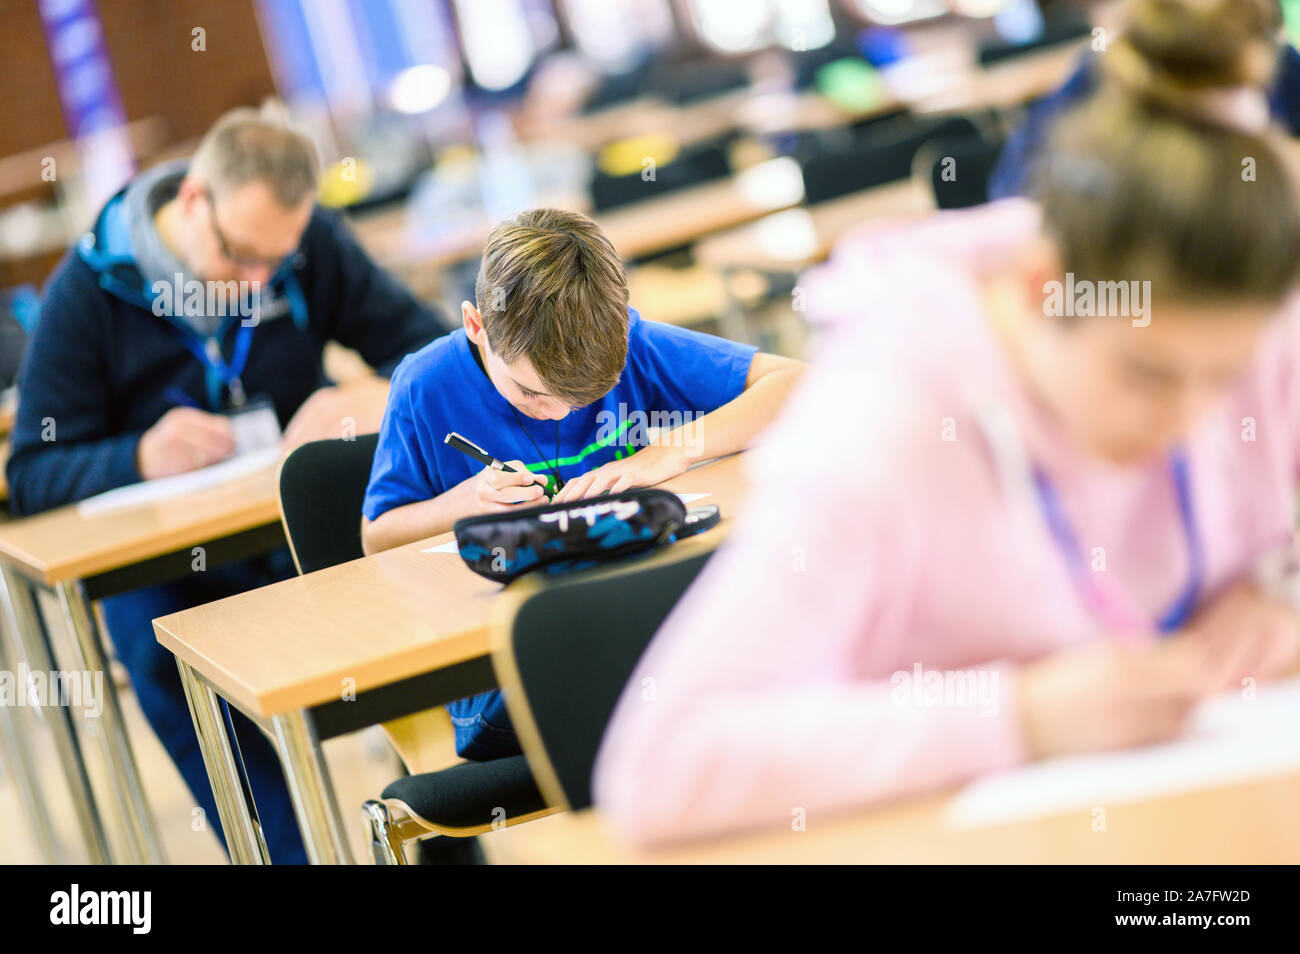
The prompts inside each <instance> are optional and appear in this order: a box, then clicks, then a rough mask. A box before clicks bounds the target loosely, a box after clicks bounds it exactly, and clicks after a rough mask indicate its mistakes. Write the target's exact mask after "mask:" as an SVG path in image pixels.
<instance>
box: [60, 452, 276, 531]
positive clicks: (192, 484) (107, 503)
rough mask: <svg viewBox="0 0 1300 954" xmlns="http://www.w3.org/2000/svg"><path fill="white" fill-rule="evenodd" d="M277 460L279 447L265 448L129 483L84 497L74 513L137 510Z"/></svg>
mask: <svg viewBox="0 0 1300 954" xmlns="http://www.w3.org/2000/svg"><path fill="white" fill-rule="evenodd" d="M279 459H280V447H279V445H276V446H275V447H266V448H263V449H262V450H260V451H254V452H253V453H251V454H241V455H240V456H238V457H232V458H231V459H230V460H224V461H222V462H221V463H219V464H213V465H212V466H211V467H204V468H203V469H202V470H192V471H190V472H189V473H187V474H177V475H176V476H175V477H163V478H160V479H158V480H146V481H143V482H142V483H138V484H129V485H128V486H126V487H119V488H117V489H116V490H110V491H108V492H106V493H102V494H98V495H97V496H94V497H87V498H86V499H85V500H83V501H81V503H79V504H77V512H78V513H80V514H81V515H82V516H83V517H92V516H94V515H95V514H100V513H107V512H109V511H112V510H120V509H122V508H123V507H137V506H140V505H142V504H149V503H155V502H157V501H160V500H169V499H171V498H172V497H180V496H182V495H184V494H189V493H194V492H195V491H199V490H206V489H207V488H209V487H216V486H217V485H219V484H222V483H225V482H226V481H228V480H233V479H235V478H236V477H242V476H244V475H245V474H251V473H254V472H255V471H258V470H261V469H262V468H264V467H271V466H273V465H274V464H275V463H276V462H277V461H278V460H279Z"/></svg>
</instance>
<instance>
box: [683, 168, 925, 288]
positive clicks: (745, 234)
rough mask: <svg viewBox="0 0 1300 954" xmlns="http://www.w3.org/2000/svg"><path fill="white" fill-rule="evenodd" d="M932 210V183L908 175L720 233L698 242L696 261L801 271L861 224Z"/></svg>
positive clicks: (912, 216) (903, 218)
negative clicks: (894, 180) (902, 178)
mask: <svg viewBox="0 0 1300 954" xmlns="http://www.w3.org/2000/svg"><path fill="white" fill-rule="evenodd" d="M933 211H934V195H933V193H932V192H931V189H930V186H929V184H928V183H924V182H917V181H916V180H915V179H904V180H902V181H901V182H891V183H888V184H887V185H882V186H877V187H875V188H873V189H864V190H863V191H861V192H855V193H853V194H852V195H847V196H844V197H843V198H839V199H831V200H829V201H827V202H821V203H818V204H817V205H814V206H809V207H807V208H799V209H789V210H787V211H784V212H776V213H773V214H772V215H767V216H764V217H763V218H761V219H759V220H758V221H756V222H751V223H750V224H748V225H745V226H742V227H740V228H736V229H731V230H729V231H725V232H719V233H718V234H717V235H714V236H710V237H709V238H706V239H704V240H702V241H701V242H699V244H697V245H696V246H695V260H696V261H697V262H699V263H700V264H701V265H707V266H712V267H714V268H733V267H738V266H749V267H753V268H766V269H770V270H772V271H788V270H799V269H803V268H806V267H807V266H809V265H812V264H815V263H816V262H820V261H822V260H823V259H825V258H826V256H827V255H829V254H830V252H831V249H832V248H833V247H834V245H835V243H836V242H838V241H839V240H840V238H841V237H842V236H843V235H844V234H845V233H847V232H849V231H851V230H853V229H856V228H857V227H859V226H865V225H868V224H878V225H881V226H886V225H889V224H890V223H896V222H900V221H907V220H911V219H916V218H920V217H921V216H924V215H928V214H930V213H931V212H933Z"/></svg>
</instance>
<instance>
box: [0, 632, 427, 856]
mask: <svg viewBox="0 0 1300 954" xmlns="http://www.w3.org/2000/svg"><path fill="white" fill-rule="evenodd" d="M46 619H47V620H57V619H58V615H57V613H55V614H51V613H48V612H47V613H46ZM53 635H54V637H55V640H56V644H57V642H58V640H59V639H60V637H59V635H58V634H53ZM114 668H115V671H116V672H117V673H118V678H117V679H116V682H117V686H118V697H119V700H120V701H121V704H122V708H123V712H124V715H125V717H126V722H127V731H128V733H129V734H130V737H131V744H132V746H133V748H134V750H135V756H136V760H137V762H138V763H139V766H140V774H141V776H142V778H143V781H144V787H145V791H146V792H147V793H148V797H149V800H150V804H151V805H152V806H153V810H154V814H155V817H156V820H157V823H158V828H159V830H160V832H161V836H162V840H163V846H164V850H165V852H166V855H167V860H168V862H169V863H171V864H193V865H207V864H226V863H227V859H226V854H225V852H224V851H223V850H222V848H221V846H220V844H219V843H218V841H217V838H216V836H215V835H214V834H213V833H212V831H211V830H210V829H208V828H206V827H201V826H196V825H195V824H194V812H195V809H196V806H195V804H194V799H193V798H192V797H191V795H190V793H189V789H187V788H186V787H185V783H184V782H183V781H182V780H181V776H180V773H179V772H177V771H176V768H175V766H174V765H172V762H171V759H170V758H168V756H167V753H166V752H165V751H164V750H163V747H162V745H161V743H159V741H158V739H157V738H156V737H155V736H154V734H153V731H152V730H151V729H150V728H149V725H148V723H147V722H146V721H145V718H144V714H143V712H141V710H140V706H139V704H138V703H137V702H136V698H135V694H134V693H133V692H132V691H131V689H130V687H129V686H126V685H124V682H123V680H122V678H121V670H118V669H117V667H116V664H115V665H114ZM13 711H14V712H15V714H17V715H18V716H19V718H20V719H21V720H22V721H21V725H22V727H23V729H24V730H25V732H26V735H27V737H28V740H29V746H30V748H31V750H32V757H33V759H34V760H35V762H36V764H37V770H38V772H39V775H40V785H41V789H42V791H43V793H44V797H45V801H46V803H47V805H48V806H49V814H50V819H51V823H52V825H53V827H54V831H55V839H56V842H57V844H58V849H59V852H60V859H61V860H62V861H63V862H65V863H73V864H78V863H80V864H85V863H87V862H89V860H90V859H89V856H88V854H87V852H86V848H85V846H84V844H83V842H82V840H81V835H80V829H79V827H78V825H77V819H76V815H75V814H74V810H73V805H72V801H71V799H70V797H69V795H68V791H67V786H66V785H65V783H64V780H63V774H62V771H61V769H60V765H59V760H58V756H57V754H56V752H55V749H54V742H53V737H52V735H51V733H50V731H49V728H48V727H47V726H46V725H45V724H44V723H43V721H42V720H41V719H40V717H39V716H38V714H37V712H36V711H35V710H34V709H31V708H18V709H15V710H13ZM82 744H83V749H84V751H85V758H86V761H87V766H88V771H90V773H91V776H92V780H93V781H94V782H95V784H96V790H97V791H101V792H103V791H106V788H104V787H103V786H102V785H101V784H100V781H101V780H102V777H103V776H102V771H103V763H102V760H101V759H100V757H99V751H98V749H97V747H96V746H95V745H94V744H93V740H90V744H87V740H84V739H83V741H82ZM325 757H326V760H327V762H328V763H329V767H330V773H331V775H332V777H333V779H334V785H335V790H336V791H337V793H338V798H339V811H340V812H341V814H342V816H343V823H344V825H345V826H346V829H347V832H348V836H349V838H350V839H351V842H352V852H353V856H354V857H355V858H356V859H357V861H358V862H359V863H362V864H367V863H369V858H370V855H369V849H368V847H367V846H366V843H365V838H364V830H363V828H362V823H361V804H362V802H364V801H365V800H366V799H368V798H374V797H376V796H377V795H378V794H379V793H380V792H381V791H382V790H383V789H384V787H385V786H386V785H387V784H388V783H389V782H391V781H392V780H393V779H395V778H397V777H398V775H400V774H401V770H400V768H399V763H398V760H397V757H396V756H395V755H394V754H393V751H392V748H391V747H390V746H389V744H388V742H387V739H386V738H385V737H384V735H383V732H382V730H380V729H379V728H378V727H372V728H371V729H368V730H365V731H363V732H358V733H355V734H353V735H349V736H343V737H341V738H337V739H330V740H329V741H327V742H326V743H325ZM101 812H102V813H103V814H105V815H107V816H109V817H107V818H106V819H105V824H106V825H108V826H109V828H110V830H109V836H108V837H109V839H110V843H113V844H117V843H118V842H116V841H115V839H116V838H118V837H120V835H119V832H120V828H117V827H115V826H116V820H115V819H114V818H113V817H112V807H111V805H109V804H102V805H101ZM196 827H198V829H199V830H195V828H196ZM409 857H412V858H413V857H414V852H413V851H412V852H411V853H410V855H409ZM42 862H43V859H42V857H41V854H40V850H39V844H38V842H37V841H36V839H35V837H34V836H33V833H32V831H31V826H30V823H29V821H28V819H27V815H26V814H25V813H24V811H23V806H22V802H21V800H20V797H19V792H18V789H17V787H16V786H15V784H14V779H13V777H12V774H10V772H9V770H8V767H7V766H5V765H4V764H3V760H2V759H0V864H40V863H42Z"/></svg>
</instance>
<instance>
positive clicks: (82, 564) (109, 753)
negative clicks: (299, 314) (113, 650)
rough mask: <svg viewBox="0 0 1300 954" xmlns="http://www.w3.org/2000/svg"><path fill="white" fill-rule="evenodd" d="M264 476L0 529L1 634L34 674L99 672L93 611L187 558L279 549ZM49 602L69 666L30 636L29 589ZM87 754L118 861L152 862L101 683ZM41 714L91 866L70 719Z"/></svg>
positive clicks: (152, 846)
mask: <svg viewBox="0 0 1300 954" xmlns="http://www.w3.org/2000/svg"><path fill="white" fill-rule="evenodd" d="M276 500H277V497H276V474H275V470H274V468H267V469H265V470H263V471H260V472H257V473H254V474H247V475H245V476H242V477H239V478H236V479H233V480H231V481H229V482H228V483H226V484H224V485H221V486H218V487H213V488H210V489H207V490H203V491H200V492H197V493H193V494H190V495H188V496H185V497H177V498H174V499H171V500H164V501H158V502H155V503H150V504H143V505H138V506H130V507H122V508H120V509H116V510H111V511H105V512H101V513H98V514H94V515H90V516H86V515H83V514H82V513H81V512H80V511H79V509H78V507H77V506H76V505H72V506H68V507H61V508H59V509H57V510H51V511H49V512H47V513H44V514H40V515H38V516H35V517H29V518H27V519H23V520H16V521H13V522H12V523H6V524H3V525H0V570H2V573H0V611H2V613H3V615H2V617H0V618H2V619H3V623H4V626H3V628H4V629H5V630H6V631H7V632H9V633H13V634H16V636H17V638H18V639H19V640H20V641H21V643H22V646H23V650H24V653H25V655H26V658H27V662H28V664H29V665H30V666H31V667H32V668H33V669H34V670H40V671H55V670H60V669H64V670H71V671H80V672H86V673H91V674H93V673H107V668H108V667H107V662H106V656H105V652H104V644H103V638H104V634H103V632H102V630H103V627H102V623H101V620H100V619H99V617H98V614H97V612H96V610H97V608H96V607H94V606H93V605H92V604H93V601H95V600H99V599H102V598H104V597H106V596H112V595H115V594H118V593H124V592H128V591H130V590H134V589H137V588H139V587H142V586H149V585H152V584H155V583H161V582H166V581H169V580H175V579H182V578H185V577H187V576H189V575H190V574H191V573H193V572H194V571H193V560H194V555H193V552H192V549H193V548H194V547H197V546H202V547H203V548H204V550H205V555H204V556H205V561H206V565H207V566H209V567H215V566H219V565H221V564H223V563H226V562H229V561H232V560H236V559H242V558H245V557H248V556H252V555H255V554H259V553H265V552H267V551H269V550H272V549H274V548H276V547H279V546H283V545H284V532H283V530H282V529H281V526H280V516H279V509H278V505H277V502H276ZM34 587H36V588H42V589H46V590H49V591H51V592H52V593H53V594H54V596H55V597H56V598H57V600H58V603H59V607H60V611H61V613H62V616H63V620H64V623H65V625H66V627H67V631H68V633H69V634H70V635H71V637H72V639H71V641H70V642H71V650H72V653H73V657H74V658H73V659H72V661H71V663H72V664H71V665H66V666H65V665H59V664H57V662H56V655H57V654H56V653H55V651H54V648H53V645H52V643H51V642H50V640H49V638H48V632H47V629H46V628H45V627H44V626H42V625H41V622H40V619H39V616H38V612H39V609H38V603H37V600H36V598H35V594H34V592H33V588H34ZM102 685H103V689H104V700H103V702H104V705H103V713H102V716H101V718H100V720H99V722H98V723H97V724H96V729H97V731H96V732H95V733H94V735H95V736H97V743H98V744H99V746H100V747H101V749H102V751H103V755H104V759H105V761H106V763H107V765H108V773H107V774H108V778H109V781H110V783H111V785H112V789H113V791H112V795H113V796H114V798H113V804H114V808H115V810H117V811H118V812H119V813H120V814H121V816H122V817H121V818H120V821H121V822H122V831H123V844H122V849H123V859H122V860H127V861H136V862H155V863H161V862H162V861H163V860H164V858H163V851H162V843H161V839H160V838H159V835H158V831H157V826H156V823H155V822H154V819H153V813H152V811H151V809H150V807H149V804H148V800H147V799H146V797H145V794H144V786H143V783H142V782H141V779H140V773H139V769H138V768H137V766H136V762H135V757H134V753H133V752H132V749H131V744H130V740H129V738H128V736H127V733H126V726H125V723H124V721H123V719H122V713H121V708H120V706H119V704H118V700H117V696H116V693H115V692H114V691H113V683H112V680H111V679H110V678H107V676H105V677H104V679H103V683H102ZM48 711H52V712H55V713H57V717H55V718H51V719H49V720H48V721H49V724H50V726H51V729H52V731H53V733H54V737H55V744H56V746H57V748H58V751H59V756H60V761H61V763H62V767H63V770H64V774H65V776H66V779H67V782H68V785H69V788H70V790H71V792H72V795H73V800H74V803H75V805H76V808H77V814H78V821H79V823H80V825H81V828H82V833H83V835H84V836H85V838H86V843H87V845H88V847H89V850H90V853H91V857H92V859H93V860H95V861H99V862H102V861H109V860H112V858H113V857H114V855H115V852H114V851H113V850H112V848H111V846H110V843H109V838H108V833H107V830H106V828H105V826H104V822H103V818H102V817H101V814H100V811H99V808H98V805H97V802H96V799H95V793H94V791H93V789H92V787H91V784H90V781H89V775H88V773H87V772H86V766H85V763H84V761H83V760H82V755H81V748H80V745H79V743H78V741H77V733H76V727H75V723H74V720H73V713H72V711H71V710H70V709H69V708H67V707H55V708H53V709H50V710H48Z"/></svg>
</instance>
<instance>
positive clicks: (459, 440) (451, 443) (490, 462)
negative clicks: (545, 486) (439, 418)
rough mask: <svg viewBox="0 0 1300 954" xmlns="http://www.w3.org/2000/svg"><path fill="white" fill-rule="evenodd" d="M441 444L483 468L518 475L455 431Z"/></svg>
mask: <svg viewBox="0 0 1300 954" xmlns="http://www.w3.org/2000/svg"><path fill="white" fill-rule="evenodd" d="M442 442H443V443H444V444H446V445H447V446H448V447H454V448H455V449H456V450H458V451H460V452H461V453H462V454H465V455H466V456H467V457H473V458H474V459H475V460H476V461H478V462H479V463H480V464H482V465H483V466H485V467H495V468H496V469H497V470H504V471H505V472H506V473H508V474H517V473H519V471H517V470H516V469H515V468H513V467H511V466H510V465H509V464H503V463H502V462H501V461H499V460H497V459H496V458H495V457H493V456H492V455H491V454H489V453H488V452H487V451H485V450H484V449H483V448H481V447H479V446H478V445H477V444H475V443H474V442H473V441H471V440H469V439H468V438H465V437H461V436H460V435H459V434H457V433H456V432H455V431H452V432H451V433H450V434H448V435H447V436H446V437H444V438H443V439H442ZM549 497H550V494H547V498H548V499H549Z"/></svg>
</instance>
